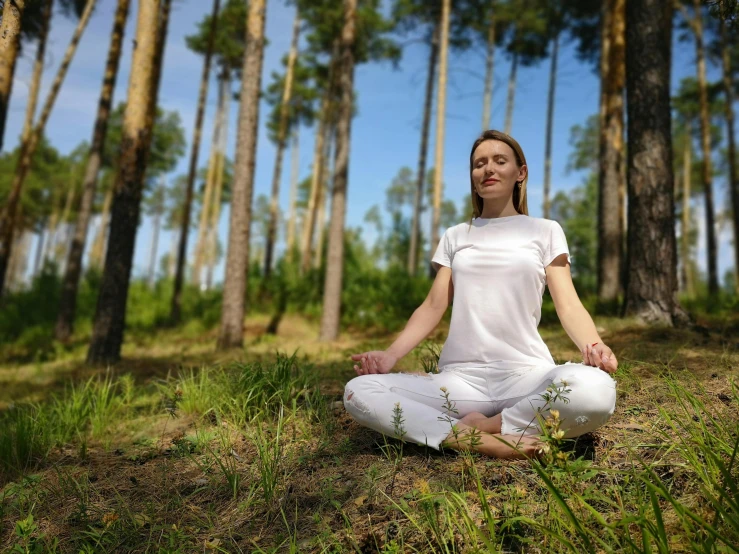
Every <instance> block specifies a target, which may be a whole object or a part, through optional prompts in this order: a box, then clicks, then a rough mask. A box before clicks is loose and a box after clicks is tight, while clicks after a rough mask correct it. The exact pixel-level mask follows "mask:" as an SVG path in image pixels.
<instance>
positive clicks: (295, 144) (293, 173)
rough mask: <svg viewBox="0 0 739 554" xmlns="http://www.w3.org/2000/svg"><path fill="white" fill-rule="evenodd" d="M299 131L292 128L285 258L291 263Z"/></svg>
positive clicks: (296, 192)
mask: <svg viewBox="0 0 739 554" xmlns="http://www.w3.org/2000/svg"><path fill="white" fill-rule="evenodd" d="M299 136H300V130H299V129H298V127H297V125H296V126H295V127H294V128H293V140H292V147H291V150H292V151H291V158H292V159H291V166H292V168H291V171H290V211H289V212H288V218H287V257H288V259H289V260H290V261H293V249H294V247H295V225H296V221H295V219H296V217H297V215H296V209H295V205H296V203H297V200H298V180H299V178H300V145H299Z"/></svg>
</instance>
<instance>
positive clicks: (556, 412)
mask: <svg viewBox="0 0 739 554" xmlns="http://www.w3.org/2000/svg"><path fill="white" fill-rule="evenodd" d="M549 415H550V416H552V417H553V418H554V419H559V410H549Z"/></svg>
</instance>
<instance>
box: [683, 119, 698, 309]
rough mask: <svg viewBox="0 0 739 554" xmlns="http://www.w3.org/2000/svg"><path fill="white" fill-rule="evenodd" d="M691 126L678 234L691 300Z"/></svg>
mask: <svg viewBox="0 0 739 554" xmlns="http://www.w3.org/2000/svg"><path fill="white" fill-rule="evenodd" d="M691 133H692V130H691V125H690V122H688V123H687V124H686V129H685V134H686V139H685V149H684V152H683V213H682V223H681V229H680V230H681V233H680V258H681V261H682V264H681V268H682V272H681V276H682V283H683V290H684V291H685V292H686V293H687V294H688V296H689V297H691V298H692V296H693V294H694V292H695V291H694V290H693V279H692V268H691V265H690V242H689V238H690V235H689V231H690V195H691V190H690V189H691V173H692V172H691V169H692V167H693V162H692V159H691V158H692V153H693V148H692V144H691Z"/></svg>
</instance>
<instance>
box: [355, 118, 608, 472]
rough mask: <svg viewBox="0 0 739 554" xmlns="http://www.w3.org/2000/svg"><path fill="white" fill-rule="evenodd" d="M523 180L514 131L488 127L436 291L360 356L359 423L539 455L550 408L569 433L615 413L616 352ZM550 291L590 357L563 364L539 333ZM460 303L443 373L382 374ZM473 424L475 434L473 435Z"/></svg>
mask: <svg viewBox="0 0 739 554" xmlns="http://www.w3.org/2000/svg"><path fill="white" fill-rule="evenodd" d="M527 177H528V168H527V166H526V159H525V157H524V154H523V151H522V150H521V147H520V146H519V144H518V143H517V142H516V141H515V140H514V139H513V138H511V137H510V136H508V135H506V134H504V133H501V132H498V131H486V132H484V133H483V134H482V136H481V137H480V138H478V139H477V140H476V141H475V143H474V144H473V146H472V152H471V153H470V182H471V194H472V205H473V215H474V219H472V220H471V221H470V222H469V223H461V224H459V225H456V226H454V227H452V228H450V229H448V230H447V231H446V232H445V233H444V236H443V237H442V239H441V241H440V243H439V246H438V248H437V250H436V253H435V254H434V256H433V258H432V263H433V265H434V267H435V268H436V270H437V274H436V278H435V280H434V283H433V285H432V287H431V291H430V292H429V294H428V296H427V297H426V300H424V302H423V304H422V305H421V306H420V307H419V308H418V309H417V310H416V311H415V312H414V313H413V315H412V316H411V318H410V320H409V321H408V324H407V325H406V327H405V329H404V330H403V332H402V333H401V334H400V335H399V336H398V338H397V339H396V340H395V342H393V344H392V345H391V346H390V348H388V349H387V350H385V351H372V352H364V353H362V354H355V355H353V356H352V359H353V360H354V361H355V362H358V365H355V366H354V369H355V370H356V372H357V374H358V375H359V376H358V377H356V378H354V379H352V380H351V381H349V383H347V385H346V389H345V392H344V406H345V408H346V410H347V411H348V412H349V413H350V414H351V416H352V417H353V418H354V419H356V420H357V421H358V422H359V423H361V424H362V425H364V426H366V427H370V428H372V429H375V430H376V431H379V432H381V433H383V434H386V435H390V436H392V435H396V436H397V435H398V434H401V435H402V436H403V438H404V439H405V440H410V441H413V442H416V443H419V444H427V445H429V446H431V447H432V448H435V449H439V448H440V446H444V447H451V448H457V449H470V448H471V449H474V450H477V451H479V452H482V453H485V454H487V455H490V456H494V457H500V458H514V457H522V456H532V455H535V454H536V452H537V449H538V444H539V440H538V435H539V434H540V433H541V430H540V429H539V426H538V422H539V421H541V419H540V417H541V418H545V419H546V418H547V417H548V416H549V410H554V409H556V410H557V411H558V412H559V419H560V421H561V426H560V429H561V430H564V431H565V437H576V436H579V435H582V434H584V433H588V432H590V431H593V430H594V429H596V428H598V427H600V426H601V425H603V424H604V423H605V422H606V421H607V420H608V418H609V417H610V416H611V414H612V413H613V410H614V408H615V403H616V390H615V383H614V381H613V379H612V378H611V377H610V376H609V373H613V372H614V371H616V368H617V360H616V357H615V356H614V355H613V352H612V351H611V349H610V348H608V346H606V345H605V344H603V341H602V340H601V339H600V336H598V332H597V330H596V328H595V325H594V324H593V320H592V319H591V317H590V315H589V314H588V312H587V311H586V310H585V308H584V307H583V305H582V303H581V302H580V299H579V298H578V296H577V292H576V291H575V288H574V286H573V284H572V277H571V275H570V259H569V251H568V248H567V241H566V238H565V235H564V232H563V231H562V228H561V227H560V225H559V224H558V223H557V222H555V221H550V220H547V219H539V218H533V217H529V216H528V208H527V205H526V181H527ZM545 286H548V287H549V292H550V294H551V296H552V299H553V300H554V306H555V308H556V310H557V315H558V316H559V319H560V321H561V322H562V326H563V327H564V329H565V331H566V332H567V334H568V335H569V336H570V338H571V339H572V340H573V341H574V342H575V344H577V346H578V348H580V351H581V353H582V356H583V363H582V364H580V363H577V364H576V363H571V362H568V363H566V364H564V365H559V366H558V365H556V364H555V363H554V360H553V359H552V356H551V354H550V353H549V350H548V349H547V347H546V345H545V344H544V341H543V340H542V339H541V336H540V335H539V333H538V331H537V326H538V324H539V320H540V318H541V304H542V295H543V293H544V287H545ZM452 301H453V302H454V308H453V310H452V318H451V325H450V328H449V335H448V337H447V340H446V342H445V343H444V347H443V349H442V352H441V356H440V358H439V373H438V374H428V375H426V374H414V373H411V374H409V373H395V374H391V375H386V374H387V373H388V372H389V371H390V370H391V369H392V368H393V366H395V364H396V362H397V361H398V360H399V359H400V358H402V357H403V356H405V355H406V354H407V353H408V352H410V351H411V350H412V349H413V348H414V347H416V346H417V345H418V343H419V342H421V341H422V340H423V339H424V338H425V337H426V336H427V335H428V334H429V333H430V332H431V331H432V330H433V329H434V328H435V327H436V325H437V324H438V323H439V321H440V320H441V318H442V316H443V315H444V313H445V311H446V309H447V306H448V305H449V304H452ZM548 388H549V394H547V389H548ZM553 392H554V394H553ZM399 409H400V410H402V415H401V417H402V423H401V422H400V421H399V419H398V413H399V411H398V410H399ZM539 416H540V417H539ZM400 427H402V429H400ZM473 428H477V429H478V430H479V433H476V434H479V440H470V437H469V435H470V432H471V431H472V429H473Z"/></svg>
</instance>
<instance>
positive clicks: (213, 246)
mask: <svg viewBox="0 0 739 554" xmlns="http://www.w3.org/2000/svg"><path fill="white" fill-rule="evenodd" d="M223 79H224V87H225V89H224V95H223V124H222V125H221V136H220V137H219V138H218V145H219V146H218V150H217V151H216V168H215V174H214V182H215V184H214V186H215V191H214V197H213V202H212V203H211V204H212V212H213V215H212V217H211V221H210V225H209V227H208V237H207V245H206V248H207V255H206V257H207V260H208V272H207V275H206V280H205V287H206V289H207V290H210V289H211V288H212V287H213V270H214V268H215V264H216V261H217V249H218V224H219V222H220V220H221V197H222V196H223V178H224V172H225V164H226V147H227V145H228V120H229V117H228V114H229V100H230V99H231V77H230V75H229V74H228V73H227V74H225V76H224V77H223Z"/></svg>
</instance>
